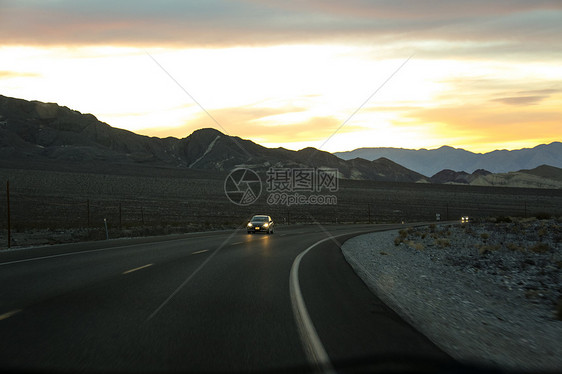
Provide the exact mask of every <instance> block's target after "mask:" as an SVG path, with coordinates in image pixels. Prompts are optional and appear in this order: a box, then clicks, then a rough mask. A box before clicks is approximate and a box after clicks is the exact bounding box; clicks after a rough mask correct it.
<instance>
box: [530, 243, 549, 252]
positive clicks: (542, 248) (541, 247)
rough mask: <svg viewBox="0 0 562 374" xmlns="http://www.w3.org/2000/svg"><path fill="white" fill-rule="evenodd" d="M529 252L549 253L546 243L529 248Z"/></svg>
mask: <svg viewBox="0 0 562 374" xmlns="http://www.w3.org/2000/svg"><path fill="white" fill-rule="evenodd" d="M529 250H530V251H531V252H535V253H546V252H548V251H550V246H549V245H548V244H547V243H543V242H539V243H537V244H535V245H534V246H532V247H531V248H529Z"/></svg>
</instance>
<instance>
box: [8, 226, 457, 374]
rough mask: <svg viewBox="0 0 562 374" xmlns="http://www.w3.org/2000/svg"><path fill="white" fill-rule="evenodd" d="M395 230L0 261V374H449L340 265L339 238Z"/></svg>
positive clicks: (191, 238) (225, 235)
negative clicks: (374, 373) (440, 373)
mask: <svg viewBox="0 0 562 374" xmlns="http://www.w3.org/2000/svg"><path fill="white" fill-rule="evenodd" d="M392 227H393V226H390V225H386V226H385V225H363V226H360V225H330V226H319V225H307V226H289V227H278V228H277V230H276V232H275V234H274V235H270V236H266V235H248V234H246V233H245V231H244V230H241V231H221V232H214V233H209V232H207V233H194V234H186V235H182V236H177V237H165V238H145V239H129V240H110V241H105V242H90V243H80V244H69V245H60V246H52V247H43V248H34V249H26V250H16V251H7V252H3V253H0V337H1V339H0V369H8V370H12V371H13V370H16V371H17V370H22V371H49V372H50V371H76V370H80V371H86V372H100V371H103V372H107V371H111V372H123V371H126V372H165V371H185V372H247V371H259V372H272V371H277V372H287V371H298V372H300V371H311V370H315V369H320V370H321V371H324V372H334V371H337V372H346V371H367V370H380V371H384V372H387V371H411V370H417V371H423V372H425V371H426V370H430V371H432V370H434V369H442V368H443V367H449V365H454V362H453V361H452V360H451V359H450V358H449V357H448V356H447V355H446V354H444V353H443V352H442V351H440V350H439V349H438V348H437V347H435V346H434V345H433V344H432V343H431V342H430V341H429V340H427V339H426V338H425V337H424V336H422V335H421V334H419V333H418V332H417V331H416V330H415V329H413V328H412V327H410V326H409V325H408V324H407V323H405V322H404V321H403V320H401V319H400V318H399V317H398V316H397V315H396V314H395V313H394V312H393V311H391V310H389V309H388V308H387V307H386V306H385V305H384V304H383V303H382V302H381V301H380V300H379V299H378V298H377V297H375V296H374V295H373V294H372V293H371V292H370V291H369V290H368V289H367V287H366V286H365V285H364V284H363V282H362V281H361V280H360V279H359V278H358V277H357V276H356V275H355V273H354V272H353V270H352V269H351V267H350V266H349V265H348V264H347V263H346V262H345V259H344V258H343V256H342V254H341V251H340V249H339V246H340V244H341V243H343V241H345V240H346V239H347V238H350V237H351V236H353V235H357V234H358V233H361V232H369V231H377V230H384V229H389V228H392ZM394 227H397V226H394ZM405 276H407V275H405Z"/></svg>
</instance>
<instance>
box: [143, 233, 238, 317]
mask: <svg viewBox="0 0 562 374" xmlns="http://www.w3.org/2000/svg"><path fill="white" fill-rule="evenodd" d="M240 230H241V229H238V230H236V231H234V232H232V234H230V235H229V236H228V238H226V239H225V240H224V241H223V242H222V243H221V245H220V246H219V247H218V248H217V249H215V250H214V251H213V252H212V253H211V254H210V255H209V256H207V258H206V259H205V261H203V262H202V263H201V265H199V267H198V268H197V269H195V270H194V271H193V272H192V273H191V274H190V275H189V276H188V277H187V278H185V280H184V281H183V282H182V283H181V284H180V285H179V286H178V287H177V288H176V289H175V290H174V291H173V292H172V293H171V294H170V296H168V298H167V299H166V300H164V301H163V302H162V303H161V304H160V306H158V308H156V309H155V310H154V312H152V314H151V315H149V316H148V318H147V319H146V320H145V321H144V322H145V323H147V322H149V321H150V320H151V319H152V318H154V316H156V315H157V314H158V313H159V312H160V310H162V308H164V307H165V306H166V304H168V303H169V302H170V300H172V299H173V298H174V296H176V294H177V293H178V292H180V291H181V289H182V288H184V287H185V286H186V285H187V284H188V283H189V282H190V281H191V280H192V279H193V278H194V277H195V276H196V275H197V273H199V272H200V271H201V269H203V268H204V267H205V265H207V264H208V263H209V261H211V260H212V259H213V257H215V256H216V255H217V253H219V252H220V251H221V249H222V248H223V247H224V246H226V245H227V243H228V242H229V241H230V240H232V238H233V237H234V235H236V234H238V232H240Z"/></svg>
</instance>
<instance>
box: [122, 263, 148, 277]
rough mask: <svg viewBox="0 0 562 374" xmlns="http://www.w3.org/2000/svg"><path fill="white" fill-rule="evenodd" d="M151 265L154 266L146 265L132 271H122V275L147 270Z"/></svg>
mask: <svg viewBox="0 0 562 374" xmlns="http://www.w3.org/2000/svg"><path fill="white" fill-rule="evenodd" d="M152 265H154V264H147V265H144V266H139V267H138V268H134V269H131V270H127V271H124V272H123V275H124V274H129V273H132V272H133V271H137V270H141V269H145V268H147V267H149V266H152Z"/></svg>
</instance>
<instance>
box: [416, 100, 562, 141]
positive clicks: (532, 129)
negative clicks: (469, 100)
mask: <svg viewBox="0 0 562 374" xmlns="http://www.w3.org/2000/svg"><path fill="white" fill-rule="evenodd" d="M498 105H501V104H498ZM528 108H530V107H528V106H524V107H521V108H520V107H514V108H512V109H510V110H505V109H504V108H499V107H498V106H495V105H488V106H485V105H466V106H449V107H439V108H420V109H417V110H414V111H410V112H408V113H407V114H406V116H407V118H408V119H409V121H408V122H407V123H408V125H411V124H412V121H413V122H415V123H418V124H420V126H424V124H425V125H433V126H435V127H436V128H437V129H438V130H436V131H437V133H436V134H434V136H435V137H442V138H445V139H446V138H449V139H454V141H455V142H456V144H449V145H452V146H461V145H462V146H467V145H468V148H473V149H475V148H481V147H483V146H485V147H489V148H491V149H496V148H504V147H505V144H506V143H514V144H527V145H529V146H535V145H537V144H539V143H549V142H553V141H560V140H561V139H562V126H561V125H560V111H559V110H557V109H554V108H548V107H540V106H537V107H536V109H535V107H532V108H533V109H528ZM491 149H490V150H491Z"/></svg>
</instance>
